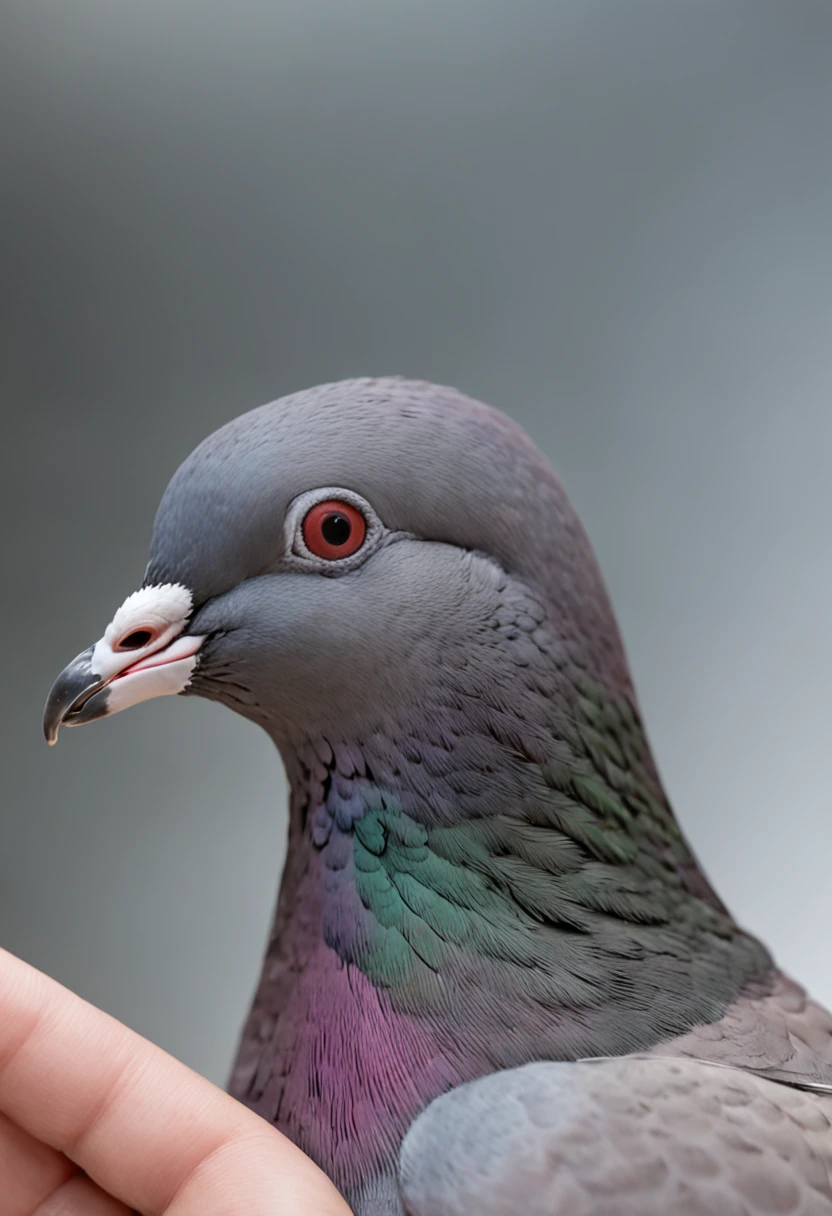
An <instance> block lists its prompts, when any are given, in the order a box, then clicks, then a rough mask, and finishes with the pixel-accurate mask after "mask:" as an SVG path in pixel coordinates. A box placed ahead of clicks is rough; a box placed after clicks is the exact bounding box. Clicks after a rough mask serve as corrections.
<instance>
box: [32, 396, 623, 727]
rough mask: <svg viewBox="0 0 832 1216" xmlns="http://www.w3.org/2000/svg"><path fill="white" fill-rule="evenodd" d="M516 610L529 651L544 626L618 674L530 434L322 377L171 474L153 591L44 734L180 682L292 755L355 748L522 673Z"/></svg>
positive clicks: (593, 594) (58, 695)
mask: <svg viewBox="0 0 832 1216" xmlns="http://www.w3.org/2000/svg"><path fill="white" fill-rule="evenodd" d="M524 601H527V602H526V605H525V607H526V611H525V612H524V611H523V610H522V608H523V603H524ZM512 604H514V611H515V612H516V615H519V616H521V617H523V618H524V620H525V621H526V625H527V626H529V628H527V629H526V630H525V631H523V630H522V629H521V630H520V632H521V634H523V643H522V644H521V647H520V648H521V649H522V645H525V646H526V647H527V649H528V648H530V649H531V650H534V649H535V648H536V647H535V642H534V641H533V640H531V639H532V638H533V636H534V634H535V633H538V635H539V636H540V637H542V633H541V630H544V629H545V630H547V631H548V632H549V634H550V635H551V636H549V637H547V645H549V646H550V647H552V648H554V649H557V648H558V647H561V648H563V647H569V648H571V650H572V651H573V652H574V657H575V658H576V659H578V660H579V661H580V662H582V663H583V665H584V667H585V668H586V669H587V671H588V672H590V671H591V672H592V674H594V675H596V676H597V677H599V678H601V679H603V680H604V681H610V680H612V681H613V682H615V683H616V684H617V685H618V686H620V687H623V686H624V685H625V684H626V669H625V666H624V661H623V657H622V655H621V650H620V645H619V643H618V639H617V635H616V632H615V626H614V623H613V620H612V617H611V614H610V611H609V607H608V604H607V601H606V597H605V595H604V592H603V588H602V586H601V582H600V578H599V576H598V572H597V570H596V567H595V564H594V562H593V559H592V557H591V554H590V552H589V548H588V545H587V543H586V541H585V538H584V536H583V533H582V530H581V527H580V525H579V523H578V521H577V518H576V517H575V515H574V513H573V512H572V510H571V508H570V507H569V504H568V502H567V500H566V498H565V495H564V494H563V491H562V489H561V487H560V485H559V483H558V481H557V479H556V478H555V476H554V474H553V473H552V471H551V469H550V468H549V466H548V465H547V464H546V462H545V461H544V460H543V458H542V457H541V456H540V454H539V453H538V452H537V450H536V449H535V448H534V447H533V445H532V444H531V442H530V441H529V440H528V438H527V437H526V435H525V434H524V433H523V432H522V431H521V430H520V428H519V427H517V426H516V425H515V424H514V423H512V422H510V421H509V420H508V419H507V418H506V417H505V416H503V415H501V414H499V413H497V412H496V411H495V410H492V409H490V408H489V407H487V406H484V405H480V404H479V403H476V402H473V401H471V400H470V399H467V398H465V397H463V396H461V395H460V394H458V393H456V392H454V391H452V390H449V389H440V388H436V387H434V386H432V385H427V384H419V383H412V382H407V381H402V380H356V381H349V382H345V383H341V384H332V385H325V386H323V387H320V388H318V389H314V390H310V391H308V392H304V393H299V394H297V395H295V396H292V397H288V398H284V399H283V400H280V401H276V402H274V403H272V404H270V405H266V406H263V407H261V408H259V409H255V410H252V411H251V412H250V413H247V414H245V415H243V416H242V417H240V418H237V419H236V420H234V421H233V422H231V423H229V424H228V425H227V426H224V427H223V428H221V429H220V430H218V431H217V432H215V433H214V434H213V435H211V436H209V437H208V438H207V439H206V440H205V441H204V442H203V443H202V444H200V446H199V447H198V448H197V449H196V450H195V451H194V452H193V453H192V454H191V456H189V457H188V459H187V460H186V461H185V462H184V463H183V465H182V466H181V467H180V468H179V470H178V471H177V472H176V474H175V475H174V477H173V479H172V481H171V483H170V485H169V486H168V489H167V491H166V492H165V494H164V497H163V499H162V502H161V505H160V507H159V511H158V514H157V517H156V522H155V527H154V532H153V539H152V545H151V556H150V562H149V565H148V568H147V573H146V577H145V580H144V586H143V587H142V588H141V589H140V590H139V591H137V592H136V593H134V594H133V595H132V596H131V597H129V598H128V600H127V601H126V602H125V603H124V604H123V605H122V606H121V607H120V608H119V609H118V612H117V613H116V614H115V616H114V618H113V620H112V621H111V622H110V624H109V625H108V626H107V629H106V631H105V634H104V636H103V638H102V639H101V640H100V641H99V642H97V643H96V644H95V646H93V647H91V648H90V649H89V650H87V651H85V652H84V653H83V654H81V655H79V656H78V658H77V659H76V660H75V661H74V662H73V663H72V664H70V666H69V668H67V670H66V671H65V672H64V673H63V674H62V676H61V677H60V678H59V680H58V681H57V682H56V685H55V688H54V689H53V692H52V694H51V696H50V700H49V704H48V706H47V712H46V718H45V729H46V734H47V738H48V739H49V740H50V742H54V741H55V739H56V738H57V732H58V730H59V728H60V726H61V725H62V724H63V725H69V726H74V725H80V724H82V723H85V722H90V721H93V720H95V719H97V718H100V717H102V716H105V715H107V714H111V713H114V712H117V711H119V710H121V709H124V708H127V707H128V706H129V705H131V704H134V703H135V702H137V701H139V700H145V699H147V698H149V697H152V696H156V695H163V694H167V693H176V692H185V693H188V694H197V695H202V696H207V697H211V698H214V699H217V700H220V701H223V702H224V703H226V704H228V705H229V706H230V707H231V708H233V709H235V710H237V711H239V712H240V713H242V714H244V715H246V716H248V717H250V718H252V719H253V720H255V721H257V722H259V723H260V724H261V725H263V726H264V727H265V728H266V729H267V730H268V731H269V732H270V733H271V734H272V735H273V737H274V738H275V739H276V740H277V741H278V742H279V743H280V745H281V748H282V750H284V751H285V750H286V749H291V747H292V746H293V742H294V741H296V740H298V739H300V738H314V737H315V736H316V735H322V736H324V737H326V738H330V739H335V738H346V737H348V736H349V735H351V734H352V735H359V736H363V735H366V734H367V733H372V732H373V731H374V730H375V729H378V728H379V726H380V725H381V724H382V723H385V724H389V723H390V722H391V720H395V719H400V718H401V717H402V714H403V712H405V711H406V712H407V713H408V714H418V712H419V708H420V706H421V707H424V709H425V711H426V712H432V709H433V706H434V702H435V701H436V693H437V689H436V685H437V684H440V685H443V686H444V689H445V691H446V692H448V693H449V694H452V693H453V690H454V686H455V685H456V684H458V683H459V682H460V679H462V682H463V683H464V684H465V685H466V687H468V686H471V685H476V684H477V683H478V682H483V683H485V684H486V685H490V684H494V683H496V682H502V683H503V684H505V683H506V682H508V683H511V682H512V681H513V679H514V677H515V675H516V663H517V659H518V656H517V653H516V651H517V649H518V647H517V645H516V644H515V645H514V646H513V647H512V645H511V643H512V640H513V641H514V642H515V643H517V642H518V641H519V638H514V639H511V638H508V639H506V638H505V637H504V635H505V633H506V632H508V633H511V632H512V630H511V628H510V627H509V617H510V616H511V613H512V611H513V609H512ZM500 619H504V620H505V622H506V628H503V629H502V630H501V628H500V627H499V625H497V627H496V628H495V624H496V622H498V621H499V620H500ZM532 626H533V627H532ZM504 642H505V643H506V644H505V645H501V643H504ZM537 649H539V647H538V648H537ZM539 658H540V655H538V659H539ZM454 673H462V674H461V676H460V677H459V678H455V674H454Z"/></svg>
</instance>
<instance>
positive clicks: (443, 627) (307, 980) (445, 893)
mask: <svg viewBox="0 0 832 1216" xmlns="http://www.w3.org/2000/svg"><path fill="white" fill-rule="evenodd" d="M175 694H181V695H184V696H199V697H207V698H210V699H211V700H214V701H219V702H221V703H222V704H224V705H227V706H228V707H230V708H231V709H233V710H235V711H236V712H237V713H239V714H242V715H243V716H244V717H245V718H247V719H249V720H250V721H252V722H254V723H256V724H258V725H259V726H261V727H262V728H263V729H264V730H266V731H267V732H268V734H269V735H270V737H271V738H272V739H273V741H274V743H275V744H276V746H277V749H278V751H279V753H280V756H281V758H282V761H283V764H284V766H285V770H286V773H287V776H288V779H289V784H290V788H291V802H290V816H289V820H290V822H289V844H288V853H287V860H286V863H285V869H284V872H283V877H282V882H281V886H280V893H279V898H278V904H277V911H276V915H275V919H274V925H273V929H272V931H271V934H270V939H269V943H268V947H267V952H266V957H265V961H264V964H263V969H262V974H261V977H260V980H259V985H258V987H257V990H256V994H255V997H254V1001H253V1006H252V1009H251V1012H250V1015H249V1017H248V1020H247V1022H246V1025H245V1028H244V1030H243V1033H242V1038H241V1042H240V1047H239V1054H238V1057H237V1061H236V1064H235V1066H234V1069H233V1075H232V1078H231V1082H230V1087H229V1088H230V1092H231V1093H232V1094H233V1095H234V1096H236V1097H237V1098H238V1099H239V1100H240V1101H241V1102H243V1103H245V1104H247V1105H248V1106H249V1107H251V1108H252V1109H253V1110H255V1111H257V1112H258V1113H259V1114H260V1115H262V1117H263V1118H264V1119H267V1120H268V1121H269V1122H270V1123H271V1124H273V1125H274V1126H276V1127H277V1128H279V1129H280V1130H281V1131H282V1132H284V1133H285V1134H286V1135H287V1136H288V1137H290V1138H291V1139H292V1140H293V1141H294V1142H295V1143H296V1144H298V1145H299V1146H300V1147H301V1148H302V1149H303V1150H304V1151H305V1152H306V1153H307V1154H309V1156H310V1157H312V1158H313V1159H314V1160H315V1161H316V1162H317V1163H318V1164H319V1165H320V1166H321V1167H322V1168H323V1169H324V1171H325V1172H326V1173H327V1174H328V1175H329V1176H330V1177H331V1178H332V1179H333V1181H334V1182H335V1184H336V1186H337V1187H338V1188H339V1190H340V1191H341V1193H342V1194H343V1195H344V1197H345V1199H346V1200H347V1202H348V1203H349V1204H350V1205H351V1207H352V1209H353V1211H354V1212H355V1213H356V1216H403V1214H407V1216H469V1214H472V1213H477V1216H513V1214H514V1213H524V1214H525V1216H544V1214H545V1216H762V1214H764V1213H779V1214H781V1216H787V1214H788V1216H798V1214H800V1216H820V1214H821V1213H832V1130H830V1124H832V1017H831V1016H830V1015H829V1013H827V1012H826V1011H825V1010H824V1009H823V1008H821V1007H820V1006H819V1005H817V1004H816V1003H814V1002H813V1001H812V1000H811V999H810V998H809V997H808V996H807V994H806V993H805V992H804V990H803V989H802V988H801V987H800V986H799V985H798V984H796V983H795V982H793V981H792V980H791V979H789V978H788V977H787V976H786V975H784V974H783V973H782V972H781V971H780V970H779V969H778V968H777V966H776V965H775V963H774V962H773V960H772V958H771V955H770V954H769V952H768V950H767V949H766V947H765V946H764V945H763V944H762V943H761V942H760V941H758V940H757V939H756V938H755V937H754V936H752V935H751V934H749V933H748V932H746V931H745V929H743V928H741V927H740V926H739V925H738V924H737V923H736V921H735V920H734V918H733V917H732V915H731V913H730V912H729V910H728V909H727V908H726V906H725V905H724V904H723V903H722V901H721V900H720V898H719V896H718V895H717V894H716V893H715V891H714V890H713V888H712V886H711V885H710V883H709V882H708V879H707V877H706V876H705V874H704V873H703V871H702V869H701V867H700V866H699V864H698V862H697V860H696V858H695V857H694V855H693V853H692V851H691V848H690V846H689V844H688V843H687V840H686V839H685V836H684V834H683V832H682V830H681V829H680V827H679V824H678V823H677V820H676V819H675V817H674V814H673V811H672V809H671V807H670V804H669V802H668V799H667V796H666V794H665V792H664V790H663V788H662V783H661V780H660V778H659V775H658V772H657V769H656V765H655V763H654V761H653V758H652V755H651V751H650V746H649V744H648V741H647V736H646V734H645V728H644V726H643V724H642V719H641V716H640V712H639V709H638V705H637V701H636V696H635V693H634V690H633V685H632V681H631V678H630V674H629V670H628V666H627V661H626V658H625V654H624V650H623V647H622V643H621V640H620V637H619V633H618V630H617V627H616V623H615V619H614V616H613V612H612V608H611V606H610V602H609V598H608V595H607V592H606V590H605V587H604V584H603V582H602V578H601V575H600V573H599V570H598V567H597V565H596V562H595V559H594V557H593V554H592V551H591V549H590V545H589V542H588V540H587V537H586V535H585V533H584V531H583V529H582V526H581V524H580V522H579V520H578V518H577V516H576V514H575V512H574V510H573V509H572V507H571V505H570V503H569V501H568V500H567V498H566V495H565V493H564V490H563V488H562V486H561V484H560V482H559V480H558V479H557V477H556V475H555V473H554V472H553V470H552V469H551V467H550V466H549V464H548V463H547V461H546V460H545V458H544V457H543V456H542V454H541V453H540V452H539V451H538V450H537V448H536V447H535V446H534V445H533V444H532V442H531V440H530V439H529V438H528V437H527V436H526V434H525V433H524V431H523V430H522V429H521V428H520V427H519V426H518V425H517V424H516V423H514V422H513V421H511V420H510V419H509V418H508V417H506V416H505V415H503V414H502V413H500V412H498V411H497V410H495V409H492V408H491V407H489V406H486V405H483V404H480V403H479V402H476V401H474V400H472V399H470V398H468V397H466V396H464V395H462V394H461V393H458V392H456V391H455V390H453V389H450V388H442V387H438V386H436V385H432V384H428V383H423V382H418V381H411V380H406V379H401V378H396V377H393V378H381V379H356V380H349V381H344V382H341V383H335V384H327V385H323V386H320V387H317V388H314V389H310V390H308V391H305V392H301V393H297V394H294V395H292V396H288V397H285V398H282V399H280V400H278V401H275V402H273V403H271V404H268V405H264V406H261V407H260V408H258V409H254V410H252V411H250V412H248V413H246V414H243V415H242V416H241V417H239V418H237V419H235V420H234V421H232V422H230V423H228V424H227V425H226V426H224V427H222V428H221V429H220V430H218V431H216V432H215V433H214V434H212V435H210V436H209V437H208V438H207V439H205V440H204V441H203V442H202V443H201V444H200V445H199V446H198V447H197V448H196V450H195V451H194V452H193V453H192V454H191V455H190V456H189V457H188V458H187V459H186V460H185V462H184V463H183V464H182V465H181V467H180V468H179V469H178V471H177V472H176V473H175V475H174V477H173V479H172V480H171V482H170V484H169V486H168V488H167V490H166V491H165V493H164V496H163V498H162V501H161V504H160V507H159V510H158V513H157V516H156V521H155V525H154V529H153V535H152V541H151V551H150V561H149V564H148V566H147V570H146V573H145V576H144V581H143V583H142V585H141V587H140V589H139V590H138V591H136V592H135V593H134V594H132V595H131V596H129V598H128V599H127V600H126V601H125V602H124V603H123V604H122V606H121V607H120V608H119V609H118V611H117V612H116V613H115V616H114V617H113V618H112V620H111V622H110V624H109V625H108V626H107V628H106V629H105V631H104V634H103V636H102V637H101V639H100V640H99V641H97V642H96V643H95V644H94V645H93V646H91V647H89V648H88V649H87V650H85V651H83V652H82V653H81V654H80V655H78V657H77V658H76V659H75V660H74V661H73V662H72V663H70V664H69V666H68V667H67V668H66V669H65V671H64V672H63V673H62V674H61V675H60V676H59V677H58V679H57V681H56V683H55V685H54V687H53V689H52V691H51V693H50V695H49V698H48V701H47V705H46V710H45V717H44V730H45V734H46V737H47V740H48V741H49V742H50V743H54V742H55V741H56V739H57V736H58V731H59V729H60V727H61V726H62V725H64V726H78V725H81V724H84V723H89V722H93V721H95V720H96V719H98V718H102V717H104V716H106V715H109V714H113V713H116V712H118V711H120V710H123V709H126V708H128V707H129V706H131V705H134V704H136V703H137V702H140V701H143V700H147V699H149V698H151V697H156V696H163V695H175Z"/></svg>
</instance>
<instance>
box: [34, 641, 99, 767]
mask: <svg viewBox="0 0 832 1216" xmlns="http://www.w3.org/2000/svg"><path fill="white" fill-rule="evenodd" d="M92 652H93V647H92V646H90V647H88V649H87V650H84V651H83V652H82V653H81V654H79V655H77V656H76V658H74V659H73V660H72V662H71V663H70V664H68V666H66V667H65V668H64V670H63V671H62V672H61V674H60V675H59V676H58V678H57V680H56V681H55V683H54V684H53V685H52V687H51V689H50V690H49V696H48V697H47V698H46V705H45V706H44V709H43V737H44V739H45V740H46V742H47V743H48V744H49V746H50V747H54V746H55V744H56V743H57V742H58V734H59V732H60V729H61V727H62V726H63V725H64V724H65V723H66V719H67V716H68V715H69V714H70V713H71V712H72V710H73V707H74V706H75V705H76V703H78V702H79V701H80V700H81V699H82V698H84V697H87V696H88V695H89V694H91V693H92V692H94V691H95V690H96V689H98V688H100V687H101V683H102V681H101V679H100V677H99V676H97V675H94V674H93V671H92V668H91V665H90V660H91V658H92Z"/></svg>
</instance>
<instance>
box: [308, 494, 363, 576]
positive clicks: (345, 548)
mask: <svg viewBox="0 0 832 1216" xmlns="http://www.w3.org/2000/svg"><path fill="white" fill-rule="evenodd" d="M366 535H367V521H366V520H365V519H364V516H363V515H362V514H361V512H360V511H359V510H358V509H357V508H356V507H354V506H353V505H352V503H349V502H342V501H341V500H340V499H337V498H330V499H327V501H326V502H319V503H316V505H315V506H314V507H313V508H312V510H311V511H308V512H307V513H306V516H305V517H304V521H303V541H304V544H305V545H306V547H307V549H308V550H309V552H310V553H314V554H315V556H316V557H325V558H327V560H328V561H338V560H339V558H342V557H352V555H353V553H357V552H358V550H359V549H360V548H361V546H362V545H363V544H364V537H365V536H366Z"/></svg>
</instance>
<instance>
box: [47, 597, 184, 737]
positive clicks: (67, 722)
mask: <svg viewBox="0 0 832 1216" xmlns="http://www.w3.org/2000/svg"><path fill="white" fill-rule="evenodd" d="M191 604H192V599H191V594H190V592H189V591H187V589H186V588H184V587H180V586H179V585H178V584H176V585H173V586H172V585H170V584H166V585H165V586H162V587H143V588H142V590H141V591H137V592H136V593H135V595H132V596H130V597H128V599H127V600H125V602H124V604H122V606H121V608H119V610H118V612H117V613H116V615H115V616H114V617H113V620H112V621H111V622H110V624H109V625H108V626H107V630H106V632H105V634H104V637H103V638H101V640H100V641H98V642H96V643H95V645H94V646H89V647H88V648H87V649H86V650H84V651H82V652H81V654H79V655H78V656H77V657H76V658H74V659H73V660H72V662H71V663H70V664H69V666H68V667H65V668H64V670H63V671H62V672H61V674H60V675H59V676H58V678H57V680H56V681H55V683H54V684H53V685H52V688H51V690H50V693H49V696H48V697H47V699H46V707H45V709H44V711H43V733H44V735H45V737H46V742H47V743H49V744H50V746H51V745H52V744H54V743H57V741H58V732H59V731H60V729H61V727H62V726H82V725H83V724H84V723H86V722H95V721H96V720H97V719H98V718H106V717H108V716H109V715H110V714H117V713H119V712H120V711H121V710H122V709H128V708H129V707H130V706H131V705H138V704H139V702H140V701H149V700H150V699H151V698H152V697H165V696H172V695H173V694H175V693H179V692H182V691H183V690H184V689H185V688H187V686H188V684H189V683H190V681H191V676H192V675H193V672H194V668H195V667H196V664H197V658H198V651H199V648H200V646H201V645H202V643H203V641H204V638H203V637H192V636H189V635H187V634H185V633H183V632H182V631H183V629H184V627H185V625H186V623H187V620H188V617H189V615H190V611H191Z"/></svg>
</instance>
